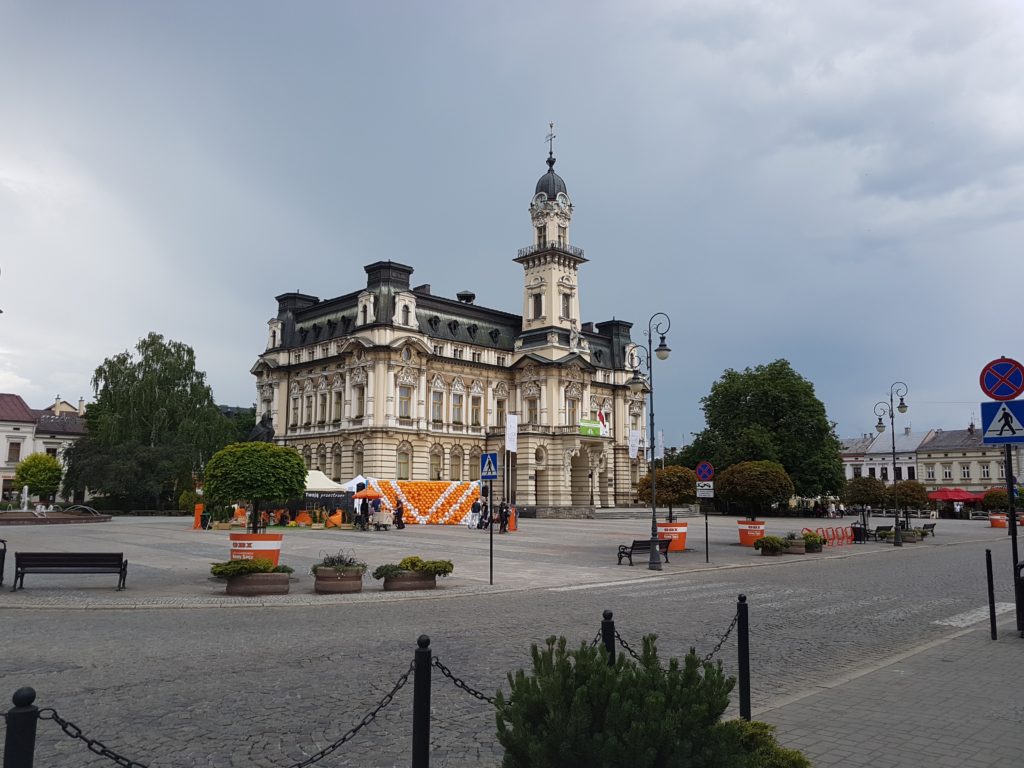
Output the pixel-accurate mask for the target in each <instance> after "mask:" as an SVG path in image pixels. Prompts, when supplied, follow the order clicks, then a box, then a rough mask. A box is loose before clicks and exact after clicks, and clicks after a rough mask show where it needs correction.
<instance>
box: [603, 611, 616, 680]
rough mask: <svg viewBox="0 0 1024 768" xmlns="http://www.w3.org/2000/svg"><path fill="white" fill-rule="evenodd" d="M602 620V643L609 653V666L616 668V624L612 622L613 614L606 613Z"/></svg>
mask: <svg viewBox="0 0 1024 768" xmlns="http://www.w3.org/2000/svg"><path fill="white" fill-rule="evenodd" d="M602 615H603V616H604V618H603V619H602V620H601V642H602V643H604V647H605V648H606V649H607V651H608V666H609V667H614V666H615V622H614V621H612V612H611V611H605V612H604V613H603V614H602Z"/></svg>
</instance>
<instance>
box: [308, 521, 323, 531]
mask: <svg viewBox="0 0 1024 768" xmlns="http://www.w3.org/2000/svg"><path fill="white" fill-rule="evenodd" d="M309 527H310V528H312V529H313V530H314V531H322V530H323V529H324V524H323V523H313V524H312V525H311V526H309Z"/></svg>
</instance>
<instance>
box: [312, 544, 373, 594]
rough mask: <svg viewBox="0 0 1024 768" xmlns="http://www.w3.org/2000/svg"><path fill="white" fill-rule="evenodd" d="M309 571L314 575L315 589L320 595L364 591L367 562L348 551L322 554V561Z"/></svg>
mask: <svg viewBox="0 0 1024 768" xmlns="http://www.w3.org/2000/svg"><path fill="white" fill-rule="evenodd" d="M309 572H310V573H311V574H312V575H313V577H314V581H313V591H314V592H316V593H317V594H318V595H336V594H348V593H351V592H362V590H363V574H364V573H366V563H364V562H363V561H362V560H356V559H355V558H354V557H353V556H352V555H350V554H348V553H346V552H338V553H336V554H333V555H324V554H321V556H320V562H318V563H315V564H314V565H313V567H312V568H310V569H309Z"/></svg>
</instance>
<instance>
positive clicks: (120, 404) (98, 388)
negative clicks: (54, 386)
mask: <svg viewBox="0 0 1024 768" xmlns="http://www.w3.org/2000/svg"><path fill="white" fill-rule="evenodd" d="M92 387H93V393H94V395H95V402H93V403H92V404H90V405H89V407H88V409H87V410H86V414H85V418H86V424H87V427H88V436H87V437H85V438H83V439H81V440H79V441H78V442H76V443H75V445H74V446H72V448H71V449H69V451H68V453H67V466H68V468H67V472H66V473H65V476H64V492H65V495H68V494H70V493H74V492H76V491H79V492H80V491H83V490H85V489H86V488H89V489H90V490H92V491H93V492H94V493H99V494H102V495H106V496H111V497H115V498H117V499H119V500H122V501H123V502H124V503H126V504H131V505H136V504H140V503H141V504H144V505H148V504H152V505H153V506H154V507H155V508H158V509H159V508H162V507H163V505H164V504H165V503H166V502H168V501H171V500H174V499H176V498H177V494H178V493H180V492H181V490H182V489H183V488H185V487H191V484H192V478H193V477H194V476H195V475H198V474H200V473H201V472H202V469H203V466H204V465H205V464H206V461H207V460H208V459H209V457H210V456H211V455H213V453H214V452H216V451H217V450H218V449H219V448H221V447H222V446H224V445H226V444H227V443H229V442H231V441H232V440H234V439H236V437H235V434H236V427H235V425H233V424H232V422H231V421H230V420H229V419H227V418H226V417H225V416H224V415H222V414H221V412H220V410H219V409H218V408H217V406H216V404H215V403H214V401H213V392H212V391H211V389H210V387H209V385H208V384H207V383H206V374H205V373H203V372H202V371H199V370H197V369H196V359H195V352H194V351H193V350H192V348H191V347H190V346H188V345H187V344H183V343H181V342H178V341H171V340H165V339H164V337H163V336H161V335H160V334H157V333H150V334H149V335H148V336H146V337H145V338H143V339H139V342H138V344H136V345H135V350H134V351H127V350H126V351H124V352H121V353H119V354H116V355H114V356H113V357H108V358H106V359H105V360H104V361H103V363H102V364H100V366H99V367H98V368H96V371H95V373H94V374H93V377H92Z"/></svg>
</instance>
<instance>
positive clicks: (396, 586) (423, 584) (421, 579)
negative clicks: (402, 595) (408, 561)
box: [384, 571, 437, 592]
mask: <svg viewBox="0 0 1024 768" xmlns="http://www.w3.org/2000/svg"><path fill="white" fill-rule="evenodd" d="M436 588H437V576H435V575H434V574H432V573H417V572H415V571H402V572H401V573H400V574H398V575H397V576H385V577H384V591H385V592H398V591H407V590H415V589H436Z"/></svg>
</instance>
